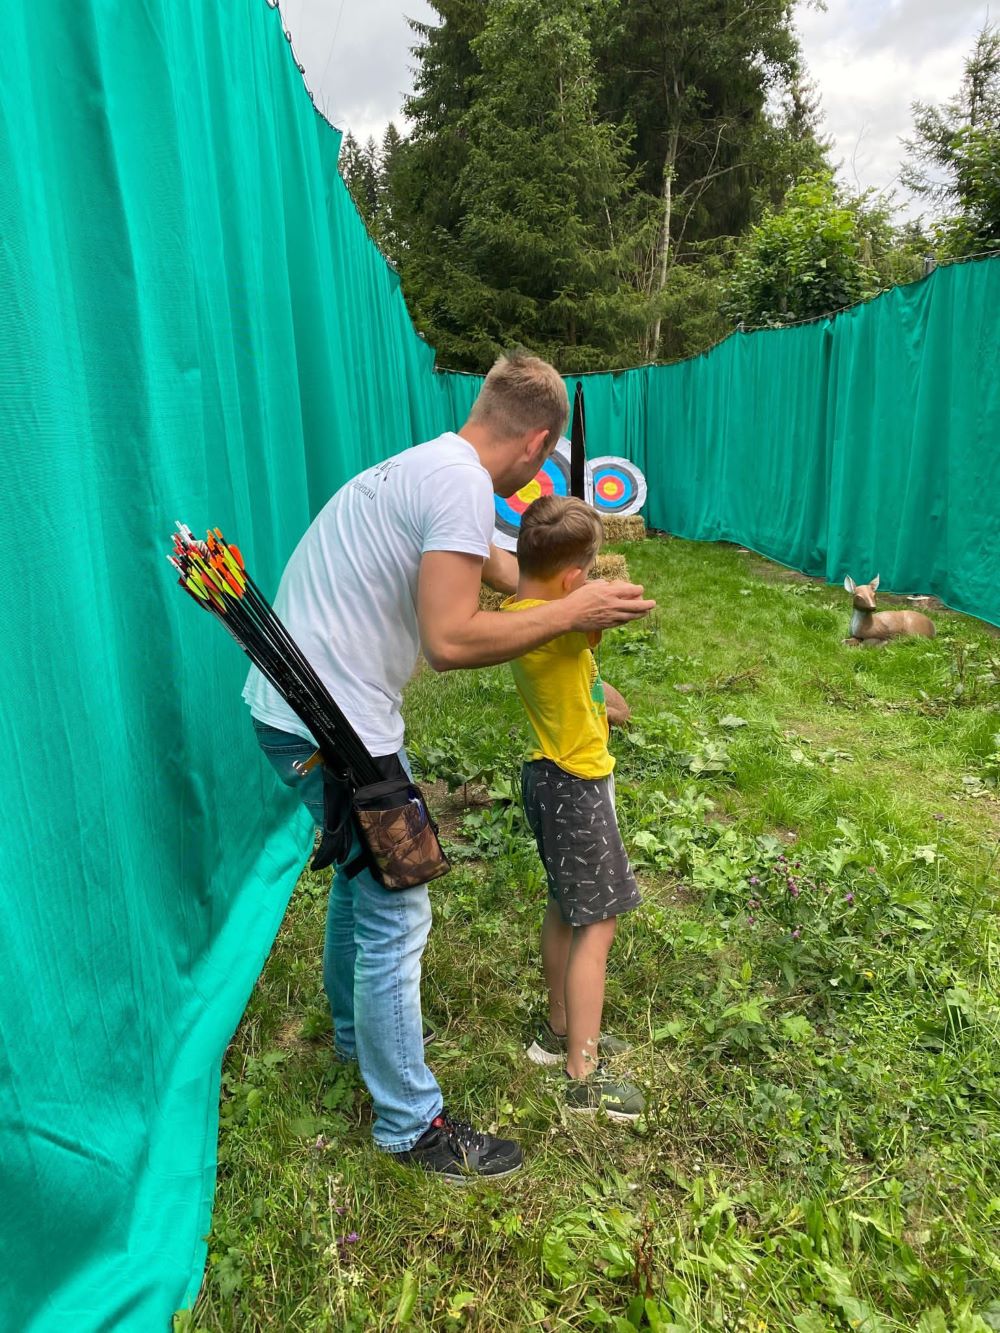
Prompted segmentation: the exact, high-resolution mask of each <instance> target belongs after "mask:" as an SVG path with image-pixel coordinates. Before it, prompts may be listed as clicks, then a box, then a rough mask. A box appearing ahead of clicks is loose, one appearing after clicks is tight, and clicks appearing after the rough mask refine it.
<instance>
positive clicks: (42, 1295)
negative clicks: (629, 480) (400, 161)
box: [0, 0, 1000, 1333]
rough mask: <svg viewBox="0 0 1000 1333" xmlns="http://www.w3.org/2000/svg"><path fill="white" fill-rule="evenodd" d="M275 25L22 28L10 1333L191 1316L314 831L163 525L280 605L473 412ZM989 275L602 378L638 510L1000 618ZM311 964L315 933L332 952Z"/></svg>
mask: <svg viewBox="0 0 1000 1333" xmlns="http://www.w3.org/2000/svg"><path fill="white" fill-rule="evenodd" d="M338 143H339V140H338V136H337V134H336V133H335V132H334V131H332V130H331V129H330V128H329V127H328V126H327V125H326V124H325V123H324V122H323V121H322V120H321V119H320V118H319V117H318V116H317V115H316V113H315V112H314V110H313V108H312V107H311V105H310V103H309V100H308V97H307V95H306V93H305V91H304V89H303V86H302V83H301V79H300V76H299V73H298V71H297V70H296V68H295V65H294V64H293V61H292V59H291V57H290V53H289V50H288V46H287V43H286V42H285V40H284V37H283V35H282V31H281V22H280V17H279V15H278V13H277V12H276V11H272V10H270V9H269V8H268V7H267V5H266V4H265V3H264V0H218V2H217V3H215V4H202V3H195V0H144V3H143V4H141V5H122V4H118V3H113V2H112V0H76V2H75V3H74V4H68V3H65V0H62V2H59V0H33V2H32V3H31V4H30V5H29V4H17V3H15V4H13V5H8V6H6V7H4V8H3V9H2V10H0V448H2V457H3V463H4V485H3V487H2V489H0V521H2V531H3V533H4V537H5V542H4V552H5V562H4V570H3V573H2V574H0V632H2V636H3V637H2V663H3V666H2V669H0V670H2V674H0V679H2V691H3V692H2V710H0V739H2V743H3V754H4V757H5V762H4V764H3V767H2V770H0V806H2V809H3V811H4V827H3V835H2V838H0V887H2V892H3V906H4V929H3V932H2V938H0V979H2V981H3V990H2V998H0V1231H2V1249H0V1253H2V1254H3V1257H4V1273H3V1282H2V1283H0V1328H2V1329H5V1330H6V1329H11V1330H15V1329H16V1330H25V1331H30V1333H36V1330H53V1331H55V1330H58V1331H59V1333H62V1331H63V1330H65V1329H68V1328H72V1329H73V1330H75V1331H79V1333H85V1331H87V1330H92V1329H115V1330H133V1329H134V1330H140V1331H142V1333H146V1330H150V1329H156V1328H162V1327H165V1326H166V1323H167V1321H168V1318H169V1315H170V1313H171V1311H172V1310H173V1309H175V1308H176V1307H179V1306H181V1305H183V1304H185V1303H187V1302H189V1301H191V1300H192V1299H193V1297H194V1295H195V1293H196V1291H197V1288H198V1284H199V1281H200V1277H201V1269H202V1265H203V1261H204V1255H205V1247H204V1244H203V1241H202V1239H201V1237H203V1236H204V1234H205V1232H206V1231H207V1229H208V1226H209V1220H210V1209H211V1200H212V1193H213V1186H214V1163H215V1142H216V1129H217V1121H216V1104H217V1094H218V1078H219V1062H220V1059H221V1056H222V1053H223V1050H224V1048H225V1045H226V1042H227V1040H228V1038H229V1036H230V1035H231V1033H232V1032H233V1030H234V1028H235V1026H236V1024H237V1022H238V1020H239V1016H240V1013H241V1011H242V1008H243V1006H244V1004H245V1001H246V997H247V995H248V994H249V991H250V989H251V987H252V985H253V982H254V980H255V978H256V976H257V974H258V972H259V969H260V967H261V964H262V962H263V960H264V958H265V956H266V954H267V952H268V949H269V947H270V944H271V941H272V939H273V936H274V934H275V931H276V929H277V926H278V923H279V921H280V919H281V916H282V913H283V911H284V908H285V904H286V901H287V898H288V894H289V892H290V889H291V887H292V884H293V883H294V880H295V877H296V874H297V871H298V869H299V866H300V865H301V863H302V860H303V858H304V855H305V850H306V846H307V844H308V841H309V829H308V827H307V822H306V820H305V818H304V815H303V813H302V812H300V811H296V810H295V808H294V805H293V804H290V803H289V801H288V800H287V798H286V796H285V795H283V794H281V793H279V791H278V789H277V787H276V784H275V783H274V781H273V780H272V778H271V776H270V774H269V772H268V771H267V770H266V769H265V767H264V765H263V763H262V762H261V761H260V759H259V756H258V755H257V752H256V750H255V747H254V744H253V741H252V738H251V736H250V734H249V729H248V727H247V723H246V718H245V715H244V710H243V706H242V704H241V702H240V700H239V690H240V686H241V682H242V679H243V675H244V661H243V659H242V657H241V655H240V654H239V653H238V652H237V650H236V648H235V646H234V645H233V644H232V643H231V642H230V641H229V640H228V638H227V637H226V636H225V635H224V634H223V633H222V632H221V631H220V630H219V629H218V628H217V627H216V626H215V625H213V624H212V623H211V622H210V621H209V618H208V617H207V616H204V615H203V614H202V613H201V612H199V611H198V610H197V609H196V608H195V607H194V606H193V605H192V604H191V603H190V602H189V600H188V599H187V598H186V597H185V596H184V595H183V594H182V593H181V592H180V591H179V590H178V589H177V588H176V586H175V585H174V582H173V575H172V571H171V570H170V568H169V566H168V565H167V563H166V561H165V559H164V553H165V550H166V548H167V544H168V536H169V531H170V528H171V524H172V522H173V520H174V519H175V518H180V519H183V520H184V521H185V522H188V523H190V524H191V525H192V526H193V527H195V528H196V529H202V528H204V527H206V526H207V525H209V524H212V525H215V524H218V525H220V526H221V527H222V528H223V529H224V531H225V532H226V534H227V536H229V537H230V538H231V539H232V540H235V541H237V542H238V543H239V544H240V545H241V546H242V547H243V548H244V550H245V552H246V554H247V557H248V560H249V561H250V563H251V567H252V569H253V570H254V572H255V574H256V575H257V577H258V579H259V581H260V582H261V583H262V584H263V586H264V588H265V589H268V590H270V589H273V588H274V586H275V584H276V581H277V577H278V574H279V572H280V569H281V567H282V565H283V563H284V560H285V559H286V557H287V555H288V554H289V552H290V550H291V549H292V547H293V546H294V544H295V542H296V540H297V539H298V537H299V535H300V533H301V532H302V530H303V529H304V527H305V526H306V524H307V522H308V520H309V518H310V517H311V515H312V514H313V513H315V512H316V510H317V509H318V508H319V507H320V505H321V504H322V503H323V502H324V501H325V499H326V498H327V496H328V495H329V494H330V492H331V491H332V490H334V489H335V488H336V486H337V485H338V484H339V483H340V482H341V481H342V480H343V479H344V478H345V477H346V476H348V475H349V474H350V473H351V472H352V471H354V470H355V469H357V468H359V467H361V466H363V465H365V464H367V463H369V462H371V461H373V460H376V459H379V458H381V457H383V456H385V455H386V454H387V453H390V452H392V451H394V450H396V449H399V448H401V447H405V446H407V445H409V444H411V443H413V442H414V441H416V440H419V439H422V438H427V437H429V436H431V435H433V434H435V433H437V432H438V431H439V430H441V429H443V428H444V427H445V426H449V425H456V424H459V423H460V421H461V420H462V418H463V417H464V413H465V411H466V409H467V407H468V405H469V403H470V402H471V401H472V398H473V396H474V394H475V391H476V388H477V381H476V379H475V378H474V377H464V376H463V377H459V376H444V375H438V374H434V373H433V369H432V366H433V353H432V351H431V349H429V348H428V347H427V346H425V345H424V343H422V342H421V340H420V339H419V338H418V337H417V336H416V335H415V334H414V332H413V330H412V327H411V325H410V322H409V318H408V315H407V312H406V309H405V306H404V303H403V300H402V297H401V293H400V290H399V285H398V282H397V280H396V278H395V276H394V274H393V273H392V271H391V270H390V269H389V268H388V267H387V266H386V264H385V263H384V261H383V260H382V259H381V257H380V256H379V255H378V253H377V251H376V250H375V248H374V247H373V245H372V244H371V243H370V241H369V240H368V238H367V237H366V235H365V232H364V229H363V227H362V225H361V223H360V221H359V219H358V216H357V214H356V212H355V210H354V208H353V205H352V204H351V202H350V199H349V196H348V195H347V193H346V191H345V189H344V187H343V185H342V183H341V181H340V179H339V177H338V176H337V173H336V156H337V149H338ZM998 308H1000V261H992V262H989V263H981V264H976V265H969V266H965V267H960V268H955V269H951V270H949V271H945V272H940V273H937V274H935V275H934V276H933V278H931V279H930V280H928V281H926V282H923V283H921V284H918V285H916V286H914V287H909V288H906V289H902V290H899V291H895V292H893V293H891V294H890V295H888V296H886V297H883V298H881V299H880V300H878V301H876V302H874V303H872V304H871V305H870V306H866V307H862V308H860V309H858V310H855V311H853V312H851V313H849V314H847V315H844V316H841V317H839V318H838V319H837V320H835V321H834V322H833V323H832V324H817V325H813V326H810V327H807V328H803V329H798V330H795V331H791V332H776V333H768V334H757V335H753V336H740V337H734V338H732V339H730V340H729V341H727V342H726V343H725V344H724V345H722V346H721V347H720V348H718V349H717V350H715V351H714V352H712V353H711V354H710V355H708V356H705V357H701V358H699V359H697V360H695V361H691V362H688V363H685V364H683V365H680V366H675V367H668V368H659V369H645V370H640V371H635V372H630V373H627V374H622V375H618V376H595V377H591V378H588V379H587V381H586V386H587V414H588V425H589V429H590V448H591V451H592V452H599V453H619V452H620V453H624V454H626V455H627V456H629V457H631V458H633V459H635V460H636V461H637V462H638V463H640V465H641V466H642V467H643V468H644V470H645V472H646V474H647V478H648V481H649V495H650V498H649V504H648V509H647V512H648V517H649V519H650V521H651V522H652V523H654V524H655V525H657V526H659V527H663V528H667V529H670V530H671V531H674V532H678V533H681V534H683V535H685V536H690V537H698V538H717V537H726V538H730V539H732V540H738V541H741V542H744V543H746V544H747V545H750V546H754V547H756V548H757V549H759V550H761V551H764V552H766V553H767V554H769V555H771V556H773V557H775V558H776V559H779V560H782V561H785V562H786V563H789V564H795V565H798V566H800V567H802V568H805V569H809V570H811V571H813V572H818V573H825V574H827V575H828V576H830V577H838V578H839V577H840V576H842V574H843V573H844V572H845V571H846V570H848V569H850V571H851V572H852V573H853V574H854V576H855V577H857V578H867V577H869V576H870V575H871V574H873V573H874V572H875V570H876V568H877V569H879V571H880V572H881V574H882V579H883V583H884V584H885V585H886V586H889V587H895V588H897V589H901V590H921V591H928V592H936V593H938V594H940V595H941V596H943V597H944V598H945V599H946V600H947V601H949V602H950V603H952V604H953V605H955V606H960V607H963V608H964V609H966V610H969V611H972V612H974V613H975V614H978V615H981V616H984V617H986V618H988V619H991V620H994V621H1000V592H998V586H1000V579H998V572H1000V571H998V542H997V538H998V503H997V495H998V486H997V482H998V480H1000V477H998V461H997V460H998V448H997V440H998V438H1000V378H998V375H997V362H998V353H1000V346H998V332H997V321H996V317H995V314H994V312H995V311H996V310H997V309H998ZM319 947H320V942H319V941H317V950H318V949H319Z"/></svg>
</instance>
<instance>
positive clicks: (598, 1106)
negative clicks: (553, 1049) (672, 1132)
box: [566, 1065, 646, 1120]
mask: <svg viewBox="0 0 1000 1333" xmlns="http://www.w3.org/2000/svg"><path fill="white" fill-rule="evenodd" d="M566 1109H567V1110H568V1111H579V1112H582V1113H584V1114H586V1115H594V1114H596V1112H598V1111H603V1112H604V1114H605V1115H606V1116H607V1117H608V1119H609V1120H638V1119H639V1117H640V1116H641V1115H642V1113H643V1111H645V1109H646V1099H645V1097H643V1095H642V1093H641V1092H640V1091H639V1089H638V1088H637V1087H636V1086H635V1084H634V1083H624V1082H620V1081H619V1080H618V1079H615V1078H611V1077H610V1076H609V1075H608V1071H607V1070H606V1069H605V1068H604V1066H603V1065H598V1066H597V1068H596V1069H595V1070H594V1072H593V1073H592V1074H591V1075H590V1077H589V1078H580V1079H576V1078H570V1076H569V1074H566Z"/></svg>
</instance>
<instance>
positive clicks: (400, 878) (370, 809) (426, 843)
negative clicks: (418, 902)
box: [352, 777, 451, 889]
mask: <svg viewBox="0 0 1000 1333" xmlns="http://www.w3.org/2000/svg"><path fill="white" fill-rule="evenodd" d="M352 804H353V807H354V818H355V821H356V822H357V827H358V832H359V833H360V835H361V841H362V843H363V844H364V846H365V847H366V849H367V851H368V855H369V857H370V858H371V869H372V872H373V874H374V875H375V876H376V878H377V879H378V880H379V881H380V883H381V884H383V885H384V886H385V888H387V889H412V888H416V887H417V885H419V884H427V883H429V882H430V881H431V880H432V879H439V878H440V877H441V876H442V875H446V874H447V873H448V871H449V870H450V869H451V865H450V863H449V861H448V858H447V857H446V856H445V854H444V852H443V851H442V849H441V844H440V842H438V836H437V825H436V824H435V823H434V820H433V819H432V817H431V813H430V811H429V810H428V809H427V804H426V802H425V801H424V798H423V794H422V793H421V791H420V788H419V787H417V786H416V785H415V784H414V783H413V782H411V781H410V780H409V779H408V778H406V777H402V778H389V779H388V780H387V781H385V782H376V783H373V784H372V785H371V786H369V787H359V788H358V789H357V791H355V793H354V800H353V802H352Z"/></svg>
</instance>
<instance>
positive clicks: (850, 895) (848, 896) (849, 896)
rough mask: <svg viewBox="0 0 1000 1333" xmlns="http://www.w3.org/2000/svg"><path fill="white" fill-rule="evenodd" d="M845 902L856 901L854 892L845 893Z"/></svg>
mask: <svg viewBox="0 0 1000 1333" xmlns="http://www.w3.org/2000/svg"><path fill="white" fill-rule="evenodd" d="M844 902H845V903H853V902H854V894H853V893H845V894H844Z"/></svg>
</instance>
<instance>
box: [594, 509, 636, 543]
mask: <svg viewBox="0 0 1000 1333" xmlns="http://www.w3.org/2000/svg"><path fill="white" fill-rule="evenodd" d="M602 518H603V519H604V540H605V542H608V543H611V544H613V543H615V542H641V541H645V539H646V520H645V519H644V518H643V516H642V515H641V514H625V515H624V516H623V517H619V516H617V515H615V514H606V515H602Z"/></svg>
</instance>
